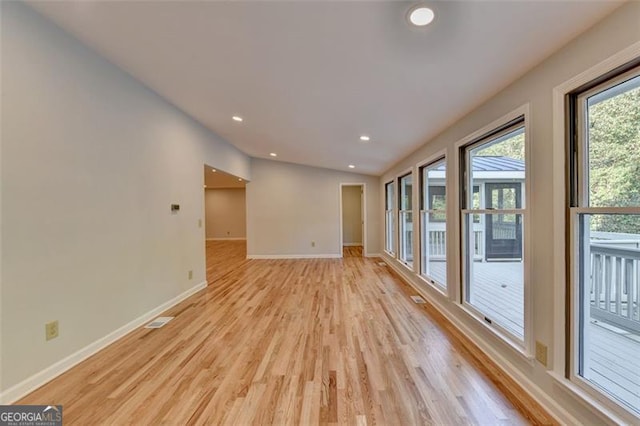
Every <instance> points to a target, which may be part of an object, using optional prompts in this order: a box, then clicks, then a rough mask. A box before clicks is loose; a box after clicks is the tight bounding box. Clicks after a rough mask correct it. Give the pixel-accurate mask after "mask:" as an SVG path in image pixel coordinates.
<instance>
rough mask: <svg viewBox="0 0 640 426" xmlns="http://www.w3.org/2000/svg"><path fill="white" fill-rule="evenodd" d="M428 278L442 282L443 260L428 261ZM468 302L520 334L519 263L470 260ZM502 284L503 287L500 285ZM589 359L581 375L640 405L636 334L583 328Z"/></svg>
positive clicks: (639, 346)
mask: <svg viewBox="0 0 640 426" xmlns="http://www.w3.org/2000/svg"><path fill="white" fill-rule="evenodd" d="M429 270H430V272H431V278H433V279H435V280H436V281H438V282H440V283H444V282H446V263H445V262H442V261H433V262H430V264H429ZM472 274H473V275H472V276H473V277H474V278H475V280H474V284H475V285H474V287H473V288H472V293H471V295H472V299H471V304H472V305H473V306H474V307H475V308H477V309H478V310H479V311H480V312H482V313H483V314H484V315H486V316H487V317H489V318H491V319H492V321H494V322H496V323H497V324H499V325H501V326H502V327H504V328H506V329H507V330H509V331H511V332H512V333H513V334H516V335H519V336H522V335H523V333H524V326H523V324H524V304H523V300H524V286H523V279H522V276H523V274H522V266H521V264H520V263H519V262H474V264H473V272H472ZM503 285H504V287H503ZM587 336H588V339H589V346H590V348H591V349H590V352H589V354H588V355H589V357H590V360H589V362H588V363H587V364H588V367H587V371H585V373H584V377H585V378H587V379H588V380H590V381H592V382H593V383H595V384H596V385H597V386H599V387H601V388H602V389H604V390H605V391H606V392H608V393H610V394H612V395H614V397H618V398H619V399H622V400H624V402H626V403H627V404H628V405H631V406H635V407H639V406H640V363H639V361H638V360H640V336H636V338H637V339H638V340H635V339H634V338H633V336H632V335H631V333H629V332H623V331H617V330H616V329H615V328H614V327H610V326H607V325H606V324H603V323H602V322H601V321H592V322H590V323H589V326H588V328H587Z"/></svg>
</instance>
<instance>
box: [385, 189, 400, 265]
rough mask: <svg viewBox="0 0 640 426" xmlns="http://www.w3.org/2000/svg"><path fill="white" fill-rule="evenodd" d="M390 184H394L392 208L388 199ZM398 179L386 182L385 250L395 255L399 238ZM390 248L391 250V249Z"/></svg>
mask: <svg viewBox="0 0 640 426" xmlns="http://www.w3.org/2000/svg"><path fill="white" fill-rule="evenodd" d="M389 185H392V188H393V197H392V200H391V209H389V205H388V203H387V202H388V200H389V192H388V191H389ZM395 185H396V180H395V179H392V180H390V181H388V182H386V183H385V184H384V213H385V215H384V226H385V228H384V243H385V245H384V251H385V253H387V254H388V255H390V256H393V257H395V255H396V252H397V245H396V243H397V238H396V233H397V231H396V229H397V224H396V214H395V207H396V200H397V195H398V193H397V191H396V187H395ZM389 218H390V219H391V223H390V224H389V223H388V220H389ZM389 225H390V226H389ZM389 229H391V232H392V234H391V235H389V233H388V231H389ZM389 248H390V249H391V250H389Z"/></svg>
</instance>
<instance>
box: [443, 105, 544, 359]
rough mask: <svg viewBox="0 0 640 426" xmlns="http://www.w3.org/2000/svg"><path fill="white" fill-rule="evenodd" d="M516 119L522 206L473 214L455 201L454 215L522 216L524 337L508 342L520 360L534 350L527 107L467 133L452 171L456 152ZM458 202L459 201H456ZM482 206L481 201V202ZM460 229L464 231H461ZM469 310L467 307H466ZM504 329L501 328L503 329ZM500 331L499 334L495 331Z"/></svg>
mask: <svg viewBox="0 0 640 426" xmlns="http://www.w3.org/2000/svg"><path fill="white" fill-rule="evenodd" d="M518 117H523V118H524V122H523V126H524V135H525V137H524V152H525V155H524V161H525V170H526V177H525V180H524V194H525V195H524V197H525V198H524V200H525V202H524V203H523V207H522V208H521V209H517V210H484V209H477V210H473V209H465V210H461V209H460V204H459V200H458V201H457V208H458V211H460V213H461V214H462V215H465V214H471V213H479V212H480V213H485V214H496V213H511V214H520V215H522V224H523V238H524V245H523V254H522V260H523V263H524V264H523V281H524V282H523V285H524V306H523V307H524V318H523V320H524V324H523V325H524V337H523V339H522V341H520V339H516V340H513V339H509V340H512V341H513V342H512V343H516V344H517V345H518V346H520V344H521V345H522V347H523V349H524V356H525V357H526V358H530V357H531V354H532V348H533V346H534V344H533V341H534V333H533V297H532V292H531V260H532V259H531V249H532V242H531V218H532V217H533V215H532V213H533V212H532V210H533V209H532V206H531V203H530V202H527V201H528V199H529V197H531V194H532V182H533V178H532V170H533V169H532V167H531V157H532V154H531V123H532V116H531V107H530V104H529V103H526V104H524V105H521V106H520V107H518V108H516V109H514V110H513V111H510V112H508V113H507V114H505V115H503V116H502V117H500V118H499V119H497V120H495V121H493V122H492V123H490V124H488V125H486V126H484V127H482V128H481V129H479V130H476V131H475V132H473V133H471V134H470V135H467V136H466V137H464V138H462V139H461V140H459V141H458V142H456V143H455V150H456V153H457V156H456V168H455V172H456V173H455V176H459V175H460V167H459V164H460V162H459V159H460V151H461V150H462V149H464V148H465V147H467V146H469V144H471V143H474V142H475V141H476V140H478V139H480V138H482V137H483V136H485V135H487V134H489V133H490V132H492V131H493V130H495V129H497V128H500V127H501V126H504V125H505V124H507V123H509V122H511V121H513V120H515V119H517V118H518ZM461 183H462V184H464V182H460V180H459V178H457V184H458V186H457V191H458V192H457V193H459V191H460V187H461V185H460V184H461ZM480 197H481V199H482V194H480ZM456 198H459V197H456ZM481 202H482V201H481ZM457 226H458V227H457V228H456V230H457V231H458V232H459V233H460V234H459V235H464V232H462V231H466V227H464V226H463V223H462V222H460V221H459V222H458V224H457ZM463 228H464V229H463ZM462 240H463V241H462V251H461V253H464V251H465V246H464V240H465V239H464V238H463V239H462ZM456 266H459V267H460V268H461V269H460V270H461V271H462V280H461V284H462V285H461V287H462V290H461V294H460V295H459V297H460V298H459V299H458V300H460V301H461V305H465V302H464V300H465V294H464V288H465V283H464V276H465V275H466V274H467V266H466V262H464V260H463V256H460V261H459V264H458V265H456ZM469 306H471V305H469ZM474 316H475V317H476V318H477V320H478V322H480V323H481V324H485V325H486V323H485V322H484V320H483V315H477V316H476V315H474ZM495 325H496V326H498V324H495ZM503 329H504V328H503ZM499 331H500V330H499ZM497 334H498V335H501V336H502V335H505V336H507V335H511V333H507V334H505V333H501V332H499V333H497ZM509 347H512V348H513V345H511V344H510V345H509ZM516 353H518V354H522V352H521V351H520V350H517V351H516Z"/></svg>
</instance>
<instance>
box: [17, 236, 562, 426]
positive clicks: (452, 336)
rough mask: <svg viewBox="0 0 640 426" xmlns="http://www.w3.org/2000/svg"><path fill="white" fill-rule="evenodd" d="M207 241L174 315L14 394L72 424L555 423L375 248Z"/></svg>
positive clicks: (171, 311) (169, 312)
mask: <svg viewBox="0 0 640 426" xmlns="http://www.w3.org/2000/svg"><path fill="white" fill-rule="evenodd" d="M207 248H208V256H207V257H208V262H209V263H208V264H209V265H210V268H208V277H209V278H210V279H212V281H211V282H210V285H209V287H208V288H207V289H206V290H203V291H201V292H199V293H198V294H196V295H194V296H192V297H191V298H189V299H188V300H186V301H184V302H183V303H181V304H179V305H178V306H176V307H174V308H172V309H170V310H169V311H167V312H166V313H164V314H163V315H165V316H175V317H176V318H175V319H174V320H173V321H171V322H170V323H168V324H167V325H166V326H165V327H164V328H161V329H157V330H148V329H139V330H136V331H134V332H132V333H131V334H129V335H128V336H126V337H125V338H123V339H122V340H120V341H118V342H117V343H115V344H113V345H111V346H110V347H108V348H106V349H105V350H103V351H101V352H100V353H98V354H97V355H95V356H93V357H92V358H90V359H88V360H87V361H85V362H83V363H82V364H80V365H78V366H77V367H75V368H73V369H72V370H70V371H69V372H67V373H65V374H63V375H62V376H60V377H59V378H57V379H55V380H53V381H52V382H50V383H49V384H47V385H46V386H44V387H42V388H40V389H39V390H37V391H35V392H33V393H32V394H30V395H28V396H27V397H26V398H24V399H23V400H21V401H19V403H21V404H54V403H55V404H62V405H63V406H64V420H65V424H67V425H69V424H92V425H93V424H99V423H103V424H137V425H138V424H139V425H145V424H172V425H173V424H176V425H178V424H180V425H181V424H236V425H252V424H256V425H267V424H296V425H298V424H300V425H313V424H354V425H373V424H389V425H425V424H437V425H462V424H482V425H493V424H516V425H519V424H527V423H551V420H550V418H549V417H548V416H547V415H546V414H545V413H544V412H543V411H542V410H541V409H540V408H539V407H538V406H537V405H536V404H535V403H533V401H530V400H529V399H528V398H526V397H524V396H523V395H522V391H521V390H520V389H519V388H518V387H517V386H516V385H515V384H514V383H512V382H510V381H509V380H508V379H506V378H505V376H504V375H503V374H501V373H500V372H499V371H498V370H497V369H495V367H494V366H493V364H492V363H491V362H489V361H488V360H487V359H485V358H483V357H482V356H480V355H478V352H477V351H476V350H475V349H474V348H473V346H472V345H470V343H469V342H468V341H466V340H465V339H464V338H461V336H459V335H458V334H457V332H456V331H455V330H454V329H453V328H452V327H451V326H450V325H448V323H447V322H446V321H444V320H443V319H442V318H441V317H439V316H438V315H437V314H436V313H434V312H432V310H431V308H429V307H427V306H426V305H415V304H414V303H413V302H411V300H410V299H409V295H410V294H412V292H411V291H410V289H409V288H408V287H407V286H406V285H404V284H403V283H402V282H401V281H400V279H399V278H398V277H396V276H394V275H393V274H392V273H390V271H389V269H388V267H386V266H384V265H380V264H378V262H380V260H379V259H367V258H363V257H359V256H349V257H345V258H344V259H324V260H320V259H318V260H251V261H246V260H244V259H243V256H242V255H241V253H242V252H243V250H244V245H243V244H242V243H238V242H229V243H217V242H213V243H209V244H207ZM473 354H475V356H474V355H473ZM505 395H506V396H505ZM507 396H508V397H509V398H510V399H511V401H510V400H509V399H508V398H507Z"/></svg>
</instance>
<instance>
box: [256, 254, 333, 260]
mask: <svg viewBox="0 0 640 426" xmlns="http://www.w3.org/2000/svg"><path fill="white" fill-rule="evenodd" d="M341 257H342V254H248V255H247V259H338V258H341Z"/></svg>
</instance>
